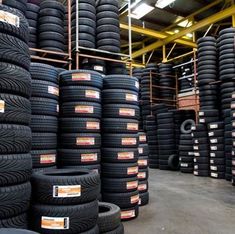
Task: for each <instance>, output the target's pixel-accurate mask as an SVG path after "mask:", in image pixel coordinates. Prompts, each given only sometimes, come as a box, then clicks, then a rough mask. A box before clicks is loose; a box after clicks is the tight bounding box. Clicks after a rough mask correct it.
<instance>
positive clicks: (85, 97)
mask: <svg viewBox="0 0 235 234" xmlns="http://www.w3.org/2000/svg"><path fill="white" fill-rule="evenodd" d="M102 87H103V78H102V76H101V74H99V73H98V72H94V71H88V70H73V71H65V72H62V73H61V74H60V93H61V95H60V119H59V126H60V148H59V150H58V164H59V167H60V168H73V169H75V168H76V169H81V168H86V169H92V170H95V171H97V172H100V157H101V156H100V154H101V153H100V147H101V135H100V119H101V89H102Z"/></svg>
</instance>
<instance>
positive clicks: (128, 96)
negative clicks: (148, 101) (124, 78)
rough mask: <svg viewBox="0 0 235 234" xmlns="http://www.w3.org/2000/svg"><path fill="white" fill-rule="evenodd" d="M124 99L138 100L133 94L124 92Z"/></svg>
mask: <svg viewBox="0 0 235 234" xmlns="http://www.w3.org/2000/svg"><path fill="white" fill-rule="evenodd" d="M126 101H132V102H137V101H138V97H137V95H135V94H130V93H127V94H126Z"/></svg>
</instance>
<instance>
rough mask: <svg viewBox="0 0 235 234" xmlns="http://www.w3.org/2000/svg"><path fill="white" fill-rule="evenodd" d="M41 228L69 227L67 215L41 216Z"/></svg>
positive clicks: (57, 228) (56, 228) (64, 228)
mask: <svg viewBox="0 0 235 234" xmlns="http://www.w3.org/2000/svg"><path fill="white" fill-rule="evenodd" d="M41 228H44V229H51V230H67V229H69V217H63V218H62V217H46V216H42V218H41Z"/></svg>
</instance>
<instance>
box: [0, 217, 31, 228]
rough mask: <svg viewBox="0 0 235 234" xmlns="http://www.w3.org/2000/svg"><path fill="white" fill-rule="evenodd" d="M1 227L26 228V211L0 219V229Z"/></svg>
mask: <svg viewBox="0 0 235 234" xmlns="http://www.w3.org/2000/svg"><path fill="white" fill-rule="evenodd" d="M1 228H20V229H27V228H28V216H27V214H26V213H23V214H20V215H18V216H15V217H11V218H9V219H0V230H1Z"/></svg>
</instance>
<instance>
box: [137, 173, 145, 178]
mask: <svg viewBox="0 0 235 234" xmlns="http://www.w3.org/2000/svg"><path fill="white" fill-rule="evenodd" d="M137 177H138V179H145V178H146V172H139V173H138V176H137Z"/></svg>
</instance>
